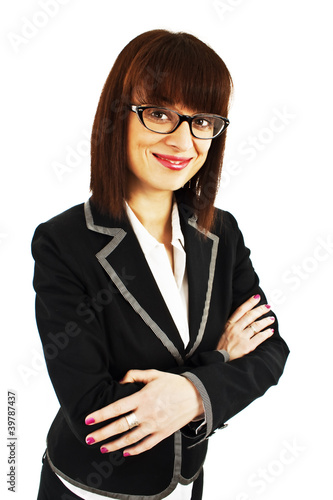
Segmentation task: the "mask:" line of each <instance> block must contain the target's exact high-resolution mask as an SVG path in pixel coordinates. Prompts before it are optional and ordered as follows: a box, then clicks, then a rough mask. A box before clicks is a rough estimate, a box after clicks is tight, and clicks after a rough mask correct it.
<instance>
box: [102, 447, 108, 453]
mask: <svg viewBox="0 0 333 500" xmlns="http://www.w3.org/2000/svg"><path fill="white" fill-rule="evenodd" d="M101 453H109V450H108V449H107V448H105V447H104V446H102V448H101Z"/></svg>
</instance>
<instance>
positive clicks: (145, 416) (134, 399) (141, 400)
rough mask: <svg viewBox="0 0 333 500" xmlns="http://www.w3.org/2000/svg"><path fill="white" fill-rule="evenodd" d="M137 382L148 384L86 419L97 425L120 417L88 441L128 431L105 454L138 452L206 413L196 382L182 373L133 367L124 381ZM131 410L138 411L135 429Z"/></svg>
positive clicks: (105, 447)
mask: <svg viewBox="0 0 333 500" xmlns="http://www.w3.org/2000/svg"><path fill="white" fill-rule="evenodd" d="M133 382H143V383H144V384H146V385H145V387H143V389H141V390H140V391H139V392H137V393H135V394H132V395H131V396H127V397H125V398H122V399H119V400H118V401H115V402H114V403H112V404H110V405H108V406H105V407H104V408H101V409H100V410H98V411H95V412H93V413H91V414H90V415H88V416H87V417H86V422H87V421H89V420H88V419H93V420H94V422H93V423H96V424H97V423H100V422H104V421H105V420H108V419H110V418H115V417H119V418H117V420H115V421H114V422H112V423H111V424H108V425H106V426H105V427H102V428H101V429H98V430H97V431H95V432H92V433H91V434H89V435H88V436H87V437H86V442H87V443H88V444H93V443H96V442H100V441H103V440H105V439H108V438H110V437H114V436H116V435H117V434H121V433H123V432H125V433H126V434H124V435H122V436H121V437H119V438H118V439H116V440H114V441H111V442H110V443H107V444H105V445H103V446H102V448H101V452H102V453H108V452H111V451H115V450H119V449H121V448H125V447H128V446H130V448H129V449H126V450H124V452H123V454H124V456H128V455H138V454H140V453H142V452H144V451H146V450H149V449H150V448H152V447H153V446H155V445H156V444H157V443H159V442H160V441H162V440H163V439H165V438H166V437H168V436H170V435H171V434H173V433H174V432H176V431H177V430H179V429H181V428H182V427H184V426H185V425H186V424H188V423H189V422H191V421H192V420H193V419H195V418H196V417H198V416H200V415H202V413H203V412H204V407H203V403H202V399H201V397H200V395H199V393H198V391H197V389H196V388H195V386H194V385H193V384H192V382H190V381H189V380H187V379H186V378H185V377H182V376H181V375H174V374H171V373H165V372H160V371H158V370H130V371H128V372H127V373H126V375H125V377H124V378H123V379H122V381H121V383H122V384H126V383H133ZM129 412H135V416H136V418H137V420H138V422H139V425H138V426H137V427H134V428H133V429H132V430H129V425H128V422H127V420H126V418H125V417H124V415H125V414H128V413H129ZM90 421H91V420H90ZM141 440H142V441H141ZM139 441H140V443H139ZM132 445H134V446H132Z"/></svg>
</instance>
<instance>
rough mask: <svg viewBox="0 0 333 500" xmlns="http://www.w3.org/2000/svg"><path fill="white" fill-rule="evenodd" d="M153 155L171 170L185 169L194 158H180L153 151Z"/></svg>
mask: <svg viewBox="0 0 333 500" xmlns="http://www.w3.org/2000/svg"><path fill="white" fill-rule="evenodd" d="M153 156H154V157H155V158H156V160H158V161H159V162H160V163H161V164H162V165H163V167H167V168H169V169H171V170H183V168H185V167H187V165H188V164H189V163H190V161H191V160H192V158H180V157H179V156H170V155H158V154H156V153H153Z"/></svg>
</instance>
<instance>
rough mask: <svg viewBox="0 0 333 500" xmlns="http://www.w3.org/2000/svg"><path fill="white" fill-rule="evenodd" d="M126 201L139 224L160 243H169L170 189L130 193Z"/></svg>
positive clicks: (170, 236) (171, 198) (171, 195)
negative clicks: (147, 192)
mask: <svg viewBox="0 0 333 500" xmlns="http://www.w3.org/2000/svg"><path fill="white" fill-rule="evenodd" d="M127 203H128V204H129V206H130V207H131V209H132V210H133V212H134V213H135V215H136V217H137V218H138V219H139V221H140V222H141V224H142V225H143V226H144V227H145V228H146V229H147V231H149V233H150V234H151V235H152V236H154V238H156V239H157V241H159V242H160V243H163V244H165V245H167V244H170V242H171V238H172V225H171V212H172V205H173V193H172V192H171V191H165V192H156V193H154V194H152V193H150V194H149V196H148V195H147V196H145V194H143V193H141V194H140V195H135V194H134V193H130V194H129V195H128V197H127Z"/></svg>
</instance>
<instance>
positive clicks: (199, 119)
mask: <svg viewBox="0 0 333 500" xmlns="http://www.w3.org/2000/svg"><path fill="white" fill-rule="evenodd" d="M142 119H143V122H144V124H145V126H146V127H147V128H149V130H152V131H153V132H159V133H162V134H168V133H170V132H172V131H173V130H174V129H175V128H176V127H177V125H178V123H179V120H180V118H179V116H178V115H177V113H175V112H174V111H171V110H168V109H163V108H146V109H145V110H144V111H143V113H142ZM191 125H192V133H193V134H194V135H195V136H196V137H198V138H200V139H210V138H212V137H215V136H216V135H217V134H219V133H220V132H221V131H222V130H223V128H224V127H225V123H224V120H222V118H219V117H214V116H213V115H209V114H198V115H195V117H194V118H193V119H192V124H191Z"/></svg>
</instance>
